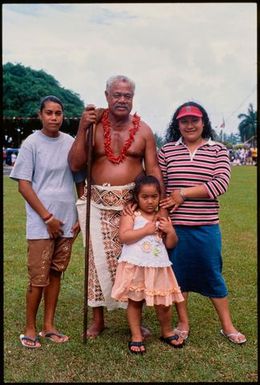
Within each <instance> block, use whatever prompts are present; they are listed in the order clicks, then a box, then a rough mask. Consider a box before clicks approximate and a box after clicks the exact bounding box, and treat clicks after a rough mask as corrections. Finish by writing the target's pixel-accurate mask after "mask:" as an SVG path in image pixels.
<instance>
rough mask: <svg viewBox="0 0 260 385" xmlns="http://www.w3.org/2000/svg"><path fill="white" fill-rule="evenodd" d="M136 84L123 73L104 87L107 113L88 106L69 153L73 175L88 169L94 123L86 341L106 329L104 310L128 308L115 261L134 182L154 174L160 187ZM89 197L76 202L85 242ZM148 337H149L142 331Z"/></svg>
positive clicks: (120, 246) (153, 143) (153, 140)
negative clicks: (119, 297)
mask: <svg viewBox="0 0 260 385" xmlns="http://www.w3.org/2000/svg"><path fill="white" fill-rule="evenodd" d="M134 93H135V84H134V82H133V81H132V80H131V79H129V78H128V77H127V76H124V75H117V76H113V77H111V78H110V79H108V81H107V84H106V90H105V96H106V100H107V104H108V108H106V109H97V108H95V106H93V105H88V106H87V107H86V109H85V111H84V112H83V114H82V117H81V120H80V124H79V128H78V133H77V136H76V138H75V142H74V143H73V145H72V147H71V150H70V152H69V158H68V159H69V164H70V166H71V169H72V170H73V171H78V170H81V169H84V170H86V168H87V161H88V159H87V154H88V149H87V146H86V141H87V139H86V136H88V132H89V128H90V127H91V126H92V125H93V124H95V130H94V146H93V149H92V151H93V163H92V165H91V172H92V175H91V179H92V183H91V189H92V192H91V209H90V244H89V245H87V247H88V246H89V282H88V293H87V296H88V305H89V306H90V307H92V310H93V319H92V323H91V325H90V327H89V328H88V330H86V331H85V333H86V337H91V338H95V337H97V336H98V335H99V334H100V333H101V332H102V331H103V330H104V328H105V321H104V308H105V307H106V308H107V309H108V310H113V309H116V308H119V307H121V308H125V307H126V304H125V303H122V302H117V301H115V300H114V299H112V298H111V290H112V286H113V283H114V279H115V275H116V267H117V260H118V258H119V256H120V253H121V249H122V244H121V242H120V241H119V238H118V228H119V220H120V217H121V214H122V211H123V208H124V207H125V205H127V204H129V202H131V201H132V198H133V188H134V180H135V178H136V177H137V176H138V175H142V174H145V173H147V174H151V175H153V176H155V177H157V178H158V179H159V181H160V183H161V186H162V191H164V190H163V182H162V175H161V171H160V168H159V164H158V159H157V153H156V145H155V139H154V135H153V132H152V130H151V128H150V127H149V126H148V125H147V124H146V123H145V122H144V121H142V120H141V118H140V116H139V115H137V113H135V114H133V115H132V114H131V110H132V108H133V98H134ZM86 193H87V189H86V190H85V194H84V195H85V196H83V197H82V199H80V200H78V202H77V208H78V214H79V221H80V226H81V231H82V235H83V242H84V240H85V218H86V203H85V199H86ZM142 331H143V334H144V336H148V335H149V334H150V333H149V331H148V330H147V329H146V328H142Z"/></svg>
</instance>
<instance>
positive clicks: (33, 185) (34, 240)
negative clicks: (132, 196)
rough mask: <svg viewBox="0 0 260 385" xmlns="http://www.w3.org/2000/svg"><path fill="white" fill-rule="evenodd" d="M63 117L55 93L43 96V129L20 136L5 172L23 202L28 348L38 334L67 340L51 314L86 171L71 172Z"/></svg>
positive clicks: (76, 226) (38, 344)
mask: <svg viewBox="0 0 260 385" xmlns="http://www.w3.org/2000/svg"><path fill="white" fill-rule="evenodd" d="M63 116H64V113H63V104H62V102H61V101H60V100H59V99H58V98H57V97H55V96H53V95H49V96H46V97H45V98H43V99H42V101H41V104H40V112H39V118H40V119H41V122H42V129H41V130H37V131H36V132H34V133H33V134H31V135H29V136H28V137H27V138H26V139H25V140H24V142H23V144H22V147H21V149H20V151H19V154H18V157H17V160H16V163H15V165H14V167H13V169H12V172H11V174H10V177H11V178H12V179H14V180H16V181H18V188H19V192H20V193H21V194H22V196H23V197H24V199H25V202H26V215H27V220H26V238H27V244H28V254H27V258H28V264H27V265H28V274H29V286H28V290H27V295H26V326H25V332H24V334H21V335H20V341H21V343H22V345H23V346H25V347H27V348H40V347H41V342H40V339H39V336H40V337H42V338H46V339H49V340H51V341H53V342H56V343H63V342H66V341H68V339H69V337H68V336H66V335H64V334H62V333H61V332H59V331H58V330H57V329H56V327H55V325H54V318H55V311H56V306H57V301H58V297H59V292H60V280H61V274H62V272H64V271H65V270H66V269H67V266H68V264H69V261H70V257H71V250H72V244H73V241H74V239H75V237H76V236H77V234H78V232H79V223H78V220H77V211H76V205H75V201H76V197H75V188H74V187H75V182H76V186H77V191H78V196H80V195H81V194H82V193H83V191H84V178H85V175H80V174H78V175H73V173H72V172H71V170H70V167H69V164H68V159H67V157H68V152H69V150H70V147H71V145H72V143H73V140H74V139H73V138H72V137H71V136H70V135H68V134H66V133H63V132H61V131H60V127H61V125H62V122H63ZM42 297H44V318H43V325H42V330H41V332H40V333H39V335H38V334H37V329H36V317H37V312H38V308H39V305H40V302H41V299H42Z"/></svg>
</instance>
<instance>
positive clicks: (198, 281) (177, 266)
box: [169, 224, 228, 298]
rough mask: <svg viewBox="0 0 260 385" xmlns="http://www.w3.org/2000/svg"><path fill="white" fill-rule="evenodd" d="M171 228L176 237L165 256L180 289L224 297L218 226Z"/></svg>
mask: <svg viewBox="0 0 260 385" xmlns="http://www.w3.org/2000/svg"><path fill="white" fill-rule="evenodd" d="M174 227H175V230H176V233H177V235H178V238H179V240H178V243H177V245H176V247H175V248H174V249H172V250H170V251H169V257H170V260H171V262H172V264H173V265H172V268H173V271H174V273H175V275H176V278H177V281H178V284H179V286H180V287H181V291H182V292H189V291H192V292H197V293H200V294H202V295H204V296H207V297H212V298H223V297H225V296H227V294H228V291H227V287H226V284H225V280H224V278H223V276H222V256H221V232H220V227H219V225H218V224H217V225H208V226H181V225H177V226H174Z"/></svg>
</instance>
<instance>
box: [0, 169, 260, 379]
mask: <svg viewBox="0 0 260 385" xmlns="http://www.w3.org/2000/svg"><path fill="white" fill-rule="evenodd" d="M256 171H257V170H256V167H254V166H243V167H233V168H232V178H231V184H230V187H229V190H228V192H227V193H226V194H225V195H224V196H222V197H220V199H219V200H220V206H221V211H220V220H221V228H222V236H223V261H224V264H223V275H224V277H225V280H226V283H227V286H228V288H229V301H230V309H231V313H232V318H233V321H234V324H235V325H236V326H237V327H238V328H239V329H240V330H241V331H242V332H243V333H245V334H246V336H247V340H248V341H247V343H246V344H245V345H242V346H238V345H234V344H231V343H230V342H228V341H227V340H226V339H225V338H224V337H223V336H221V335H220V332H219V330H220V325H219V321H218V317H217V315H216V312H215V311H214V310H213V307H212V305H211V302H210V301H209V300H208V299H207V298H204V297H202V296H200V295H198V294H195V293H191V294H190V299H189V315H190V328H191V334H190V337H189V341H188V343H187V345H186V346H185V347H184V348H183V349H172V348H171V347H169V346H167V345H163V344H162V343H161V342H160V341H159V325H158V322H157V319H156V317H155V312H154V309H153V308H151V309H148V308H146V309H145V311H144V324H145V325H146V326H147V327H149V328H150V329H151V331H152V337H151V338H150V339H149V340H148V341H147V343H146V348H147V353H146V354H145V355H144V356H135V355H130V354H129V353H128V350H127V341H128V338H129V331H128V325H127V321H126V317H125V311H124V310H115V311H112V312H106V313H105V317H106V321H107V326H108V328H107V329H106V330H105V331H104V332H103V333H102V335H101V336H100V337H98V338H97V339H95V340H90V341H87V344H83V343H82V338H81V335H82V332H83V287H84V250H83V247H82V239H81V235H79V237H78V239H77V240H76V241H75V243H74V248H73V255H72V260H71V263H70V265H69V267H68V270H67V271H66V273H65V277H64V279H63V280H62V288H61V293H60V298H59V302H58V307H57V316H56V324H57V327H58V328H59V329H60V330H61V331H63V332H65V333H66V334H68V335H69V336H70V341H69V342H68V343H66V344H60V345H59V344H53V343H51V342H43V344H42V348H41V349H38V350H33V349H31V350H30V349H26V348H23V347H22V346H21V344H20V341H19V334H20V333H23V331H24V325H25V293H26V287H27V267H26V240H25V208H24V200H23V198H22V197H21V196H20V194H19V193H18V192H17V183H16V182H14V181H12V180H10V179H9V178H8V177H7V176H4V177H3V179H4V376H3V377H4V378H3V379H4V382H5V383H17V382H18V383H24V382H26V383H27V382H32V383H44V382H45V383H56V382H64V383H66V382H68V383H73V382H75V383H77V382H78V383H81V382H83V383H92V382H257V381H258V370H257V350H258V349H257V286H256V285H257V247H256V246H257V234H256V231H257V211H256V200H257V194H256ZM88 313H89V317H90V316H91V310H89V312H88ZM41 319H42V304H41V307H40V310H39V313H38V325H37V326H38V330H41V326H42V325H41ZM175 321H176V313H175V311H174V317H173V323H175Z"/></svg>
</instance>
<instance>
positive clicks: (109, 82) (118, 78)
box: [106, 75, 135, 93]
mask: <svg viewBox="0 0 260 385" xmlns="http://www.w3.org/2000/svg"><path fill="white" fill-rule="evenodd" d="M116 82H125V83H129V84H130V85H131V87H132V90H133V93H134V92H135V83H134V82H133V80H131V79H129V78H128V77H127V76H124V75H116V76H111V77H110V78H109V79H108V80H107V83H106V91H107V92H109V90H110V88H111V86H112V85H113V84H114V83H116Z"/></svg>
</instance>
